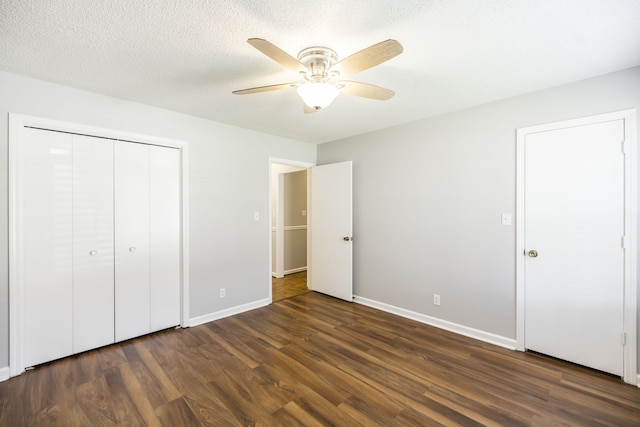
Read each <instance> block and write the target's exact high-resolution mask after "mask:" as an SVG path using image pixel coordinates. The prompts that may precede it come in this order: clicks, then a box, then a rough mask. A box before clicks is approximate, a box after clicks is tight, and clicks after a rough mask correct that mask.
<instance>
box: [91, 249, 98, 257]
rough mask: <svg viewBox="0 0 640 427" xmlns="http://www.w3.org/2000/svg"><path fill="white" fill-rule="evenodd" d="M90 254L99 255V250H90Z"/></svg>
mask: <svg viewBox="0 0 640 427" xmlns="http://www.w3.org/2000/svg"><path fill="white" fill-rule="evenodd" d="M89 255H91V256H95V255H98V251H96V250H93V251H89Z"/></svg>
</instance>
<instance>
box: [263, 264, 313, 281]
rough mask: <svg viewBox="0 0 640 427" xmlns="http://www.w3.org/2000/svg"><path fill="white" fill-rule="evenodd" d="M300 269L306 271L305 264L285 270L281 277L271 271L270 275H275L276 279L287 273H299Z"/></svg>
mask: <svg viewBox="0 0 640 427" xmlns="http://www.w3.org/2000/svg"><path fill="white" fill-rule="evenodd" d="M301 271H307V266H304V267H298V268H292V269H291V270H285V272H284V274H283V275H282V276H281V277H278V275H277V274H276V273H275V272H273V271H272V272H271V277H275V278H276V279H282V278H283V277H284V276H286V275H287V274H293V273H300V272H301Z"/></svg>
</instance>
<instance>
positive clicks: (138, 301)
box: [114, 141, 150, 341]
mask: <svg viewBox="0 0 640 427" xmlns="http://www.w3.org/2000/svg"><path fill="white" fill-rule="evenodd" d="M114 184H115V187H114V194H115V206H114V208H115V210H114V211H115V307H116V310H115V337H116V341H122V340H126V339H128V338H132V337H135V336H139V335H143V334H146V333H149V331H150V318H149V316H150V314H149V146H148V145H144V144H133V143H125V142H119V141H116V142H114Z"/></svg>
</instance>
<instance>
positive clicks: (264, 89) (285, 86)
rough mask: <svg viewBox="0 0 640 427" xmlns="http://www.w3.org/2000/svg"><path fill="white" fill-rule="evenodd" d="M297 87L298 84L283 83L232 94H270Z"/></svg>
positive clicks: (235, 91)
mask: <svg viewBox="0 0 640 427" xmlns="http://www.w3.org/2000/svg"><path fill="white" fill-rule="evenodd" d="M296 86H298V83H281V84H277V85H269V86H258V87H251V88H249V89H240V90H234V91H233V92H231V93H233V94H234V95H247V94H250V93H260V92H269V91H272V90H280V89H288V88H292V87H296Z"/></svg>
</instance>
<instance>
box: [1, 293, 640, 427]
mask: <svg viewBox="0 0 640 427" xmlns="http://www.w3.org/2000/svg"><path fill="white" fill-rule="evenodd" d="M0 425H2V426H11V427H17V426H114V425H123V426H124V425H126V426H171V427H178V426H198V425H205V426H251V425H261V426H328V425H335V426H355V425H363V426H432V425H434V426H439V425H444V426H454V425H460V426H476V425H488V426H524V425H539V426H559V425H569V426H574V425H575V426H603V425H604V426H632V425H636V426H637V425H640V389H638V388H636V387H633V386H630V385H627V384H624V383H622V382H621V380H620V379H617V378H614V377H611V376H609V375H605V374H602V373H599V372H594V371H592V370H589V369H586V368H581V367H578V366H574V365H572V364H568V363H563V362H560V361H557V360H554V359H550V358H547V357H543V356H540V355H537V354H531V353H519V352H515V351H510V350H506V349H503V348H500V347H496V346H493V345H490V344H486V343H483V342H479V341H475V340H473V339H470V338H466V337H463V336H460V335H456V334H453V333H449V332H446V331H443V330H439V329H436V328H433V327H430V326H426V325H423V324H421V323H418V322H414V321H411V320H407V319H403V318H399V317H396V316H394V315H391V314H387V313H384V312H380V311H377V310H374V309H371V308H368V307H365V306H362V305H358V304H354V303H347V302H344V301H341V300H336V299H333V298H330V297H327V296H324V295H321V294H317V293H314V292H309V293H306V294H303V295H299V296H296V297H293V298H289V299H284V300H282V301H279V302H276V303H274V304H271V305H270V306H267V307H264V308H260V309H257V310H252V311H249V312H246V313H242V314H239V315H236V316H232V317H228V318H225V319H221V320H218V321H215V322H211V323H208V324H205V325H201V326H197V327H193V328H188V329H180V330H167V331H163V332H159V333H156V334H152V335H148V336H145V337H141V338H137V339H133V340H130V341H127V342H124V343H120V344H116V345H112V346H109V347H105V348H102V349H99V350H95V351H90V352H87V353H83V354H80V355H77V356H73V357H68V358H65V359H62V360H58V361H55V362H52V363H49V364H46V365H42V366H39V367H36V369H34V370H32V371H28V372H26V373H24V374H23V375H20V376H18V377H15V378H12V379H10V380H8V381H5V382H2V383H0Z"/></svg>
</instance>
